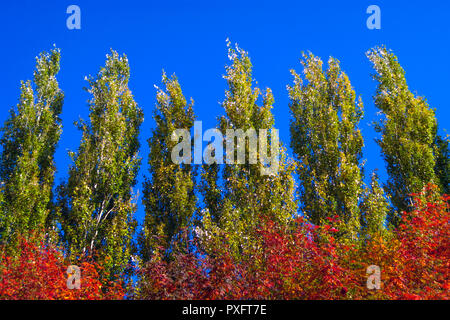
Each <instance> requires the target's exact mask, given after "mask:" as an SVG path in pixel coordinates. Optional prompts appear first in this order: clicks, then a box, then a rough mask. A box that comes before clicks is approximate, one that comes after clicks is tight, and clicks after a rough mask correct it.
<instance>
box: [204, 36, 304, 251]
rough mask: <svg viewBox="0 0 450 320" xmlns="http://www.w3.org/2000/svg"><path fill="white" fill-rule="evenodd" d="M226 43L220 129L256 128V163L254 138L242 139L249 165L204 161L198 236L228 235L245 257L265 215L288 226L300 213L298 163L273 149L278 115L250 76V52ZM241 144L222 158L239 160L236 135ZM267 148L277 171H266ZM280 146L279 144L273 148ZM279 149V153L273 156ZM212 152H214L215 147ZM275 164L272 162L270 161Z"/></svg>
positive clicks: (255, 246) (268, 96) (267, 94)
mask: <svg viewBox="0 0 450 320" xmlns="http://www.w3.org/2000/svg"><path fill="white" fill-rule="evenodd" d="M227 45H228V57H229V59H230V61H231V65H229V66H227V67H226V75H225V76H224V78H225V79H226V81H227V84H228V90H227V91H226V92H225V100H224V101H223V103H222V106H223V108H224V110H225V115H224V116H222V117H220V118H219V128H220V131H221V132H222V133H223V134H226V132H227V129H241V130H243V131H244V132H248V130H249V129H250V130H251V129H254V130H255V132H256V133H258V134H259V141H258V144H259V146H258V150H254V149H253V150H252V151H254V152H256V159H257V160H258V161H257V163H251V162H250V161H249V159H250V139H249V138H246V139H245V141H244V145H242V146H241V147H244V148H245V149H244V150H245V163H242V164H241V163H237V162H236V161H235V162H234V163H228V162H227V163H226V164H224V165H221V164H217V163H214V164H213V165H211V166H210V165H205V166H204V170H203V172H202V194H203V196H204V199H205V204H206V208H205V209H206V210H204V212H203V228H202V229H201V230H200V235H201V237H203V238H207V239H210V240H213V241H212V242H211V243H213V244H212V245H219V244H218V243H215V242H214V237H215V236H216V235H218V234H221V233H224V234H226V235H227V241H228V244H229V246H230V248H231V249H232V254H234V256H235V257H237V258H239V259H240V258H241V257H242V256H245V255H246V254H251V253H252V252H254V250H257V249H258V247H259V243H258V242H257V240H256V239H257V238H256V233H255V232H256V230H257V228H258V227H260V226H261V225H262V223H263V222H264V221H265V219H271V220H272V221H274V222H277V223H280V224H282V225H288V223H289V222H290V221H291V219H292V218H293V217H294V215H296V212H297V203H296V200H295V197H294V193H295V191H294V190H295V182H294V178H293V172H294V170H295V165H294V163H293V162H292V161H288V160H287V159H286V156H285V153H284V151H285V149H284V147H282V146H280V147H278V149H273V148H272V143H273V141H272V136H271V135H273V134H274V131H273V130H274V129H275V127H274V118H273V115H272V112H271V109H272V107H273V103H274V98H273V95H272V92H271V90H270V89H266V90H265V92H261V90H260V89H259V87H258V86H257V83H255V82H254V80H253V77H252V68H253V67H252V64H251V61H250V58H249V56H248V53H247V52H246V51H244V50H242V49H240V48H239V47H238V46H237V45H236V48H235V49H233V48H232V47H231V46H230V42H229V41H227ZM261 130H268V132H269V133H270V135H268V137H267V138H266V137H264V139H265V140H266V141H267V145H265V146H264V145H261V133H262V131H261ZM232 142H233V144H234V143H235V142H236V145H237V146H238V147H237V148H234V149H233V153H234V154H231V151H230V149H229V148H228V146H225V152H224V157H225V158H227V157H229V156H233V158H234V159H236V156H237V149H238V148H239V143H243V142H242V141H241V142H239V141H238V139H233V141H232ZM264 147H266V148H268V150H266V152H267V151H270V152H269V153H270V154H271V156H277V155H276V153H278V154H279V165H278V168H277V169H278V170H273V171H272V172H271V173H270V174H262V170H261V169H262V168H266V166H267V164H265V163H264V158H263V157H262V156H261V152H262V150H263V149H262V148H264ZM275 147H276V146H275ZM274 153H275V154H274ZM211 154H212V155H213V156H216V154H217V153H216V150H214V149H213V150H212V152H211ZM272 165H273V164H272Z"/></svg>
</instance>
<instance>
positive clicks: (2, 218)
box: [0, 48, 64, 244]
mask: <svg viewBox="0 0 450 320" xmlns="http://www.w3.org/2000/svg"><path fill="white" fill-rule="evenodd" d="M59 67H60V52H59V50H58V49H56V48H55V49H53V50H51V51H50V52H48V53H47V52H43V53H41V54H40V55H39V57H37V58H36V70H35V71H34V79H33V81H26V82H23V81H22V83H21V89H20V90H21V93H20V99H19V103H18V104H17V108H12V109H11V110H10V116H9V118H8V119H7V120H6V122H5V124H4V126H3V128H2V129H1V132H2V138H1V140H0V144H1V146H2V153H1V156H0V181H1V196H0V198H2V201H0V202H3V203H2V206H1V212H0V239H1V241H2V242H3V243H11V244H13V243H15V241H16V240H17V236H18V235H20V236H25V237H26V236H27V235H28V234H29V233H30V232H31V231H35V232H41V231H43V230H44V228H45V227H46V226H48V225H51V224H52V221H50V220H51V219H50V218H49V213H50V211H51V208H52V188H53V180H54V174H55V170H56V169H55V163H54V153H55V149H56V146H57V143H58V141H59V138H60V135H61V131H62V124H61V118H60V114H61V111H62V106H63V100H64V94H63V92H62V91H61V89H60V88H59V85H58V81H57V79H56V75H57V73H58V72H59Z"/></svg>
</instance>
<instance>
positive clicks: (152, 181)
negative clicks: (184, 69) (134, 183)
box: [139, 73, 197, 261]
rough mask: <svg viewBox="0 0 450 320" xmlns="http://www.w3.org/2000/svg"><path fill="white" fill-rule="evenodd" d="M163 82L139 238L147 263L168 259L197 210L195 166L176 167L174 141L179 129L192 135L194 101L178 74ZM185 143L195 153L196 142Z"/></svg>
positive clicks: (158, 102) (183, 165)
mask: <svg viewBox="0 0 450 320" xmlns="http://www.w3.org/2000/svg"><path fill="white" fill-rule="evenodd" d="M162 82H163V84H164V88H163V89H160V88H157V89H158V92H157V95H156V100H157V103H156V110H155V112H154V115H153V118H154V120H155V122H156V127H155V128H154V129H153V130H152V136H151V137H150V139H148V145H149V148H150V154H149V159H148V165H149V177H147V178H146V180H145V182H144V191H143V195H144V196H143V203H144V205H145V218H144V225H143V229H142V232H141V233H140V235H139V245H140V253H141V257H142V259H143V261H148V260H150V259H151V258H153V257H154V258H156V257H161V256H164V255H165V254H166V253H167V249H169V248H171V244H172V243H173V240H176V239H177V238H178V237H179V236H180V232H181V231H183V229H185V228H187V227H188V226H190V223H191V222H192V219H193V218H194V213H195V212H196V209H197V197H196V195H195V194H194V187H195V181H194V179H195V165H193V164H190V163H185V162H183V163H181V164H176V163H174V162H173V160H172V151H173V148H174V146H175V145H177V144H178V143H179V141H178V139H173V134H174V133H175V130H177V129H186V131H187V132H190V129H191V128H192V126H193V124H194V119H195V116H194V111H193V100H192V99H191V102H190V103H189V104H188V103H187V101H186V99H185V97H184V95H183V92H182V90H181V86H180V84H179V82H178V79H177V78H176V76H175V75H173V76H172V77H167V76H166V74H165V73H163V76H162ZM183 139H188V138H187V137H184V138H183ZM184 142H185V143H187V144H188V146H189V149H190V150H191V149H192V143H193V140H192V139H191V138H190V136H189V140H187V141H184ZM184 156H188V155H187V154H186V155H184ZM189 156H190V155H189ZM166 257H167V256H166Z"/></svg>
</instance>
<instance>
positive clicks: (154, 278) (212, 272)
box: [140, 186, 450, 299]
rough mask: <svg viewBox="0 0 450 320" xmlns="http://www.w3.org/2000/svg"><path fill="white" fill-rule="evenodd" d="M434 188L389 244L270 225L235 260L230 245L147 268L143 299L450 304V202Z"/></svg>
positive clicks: (327, 230) (300, 224) (332, 231)
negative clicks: (373, 282) (376, 279)
mask: <svg viewBox="0 0 450 320" xmlns="http://www.w3.org/2000/svg"><path fill="white" fill-rule="evenodd" d="M433 188H434V187H433V186H429V187H428V188H427V189H426V190H425V192H424V193H423V194H420V195H416V202H415V209H414V210H413V211H411V212H409V213H404V214H403V220H402V223H401V225H400V227H399V229H398V230H396V231H394V233H393V236H392V238H390V239H382V238H379V239H372V240H371V241H370V242H367V243H363V244H354V245H346V244H343V243H341V242H340V241H337V240H336V239H335V235H336V233H337V231H338V230H337V229H336V228H335V227H334V226H333V225H339V223H338V222H334V221H332V220H331V221H330V225H326V226H321V227H312V226H311V225H309V224H308V223H306V222H305V221H304V220H303V219H298V220H297V228H296V229H295V231H294V232H292V231H291V230H287V229H282V228H281V227H280V226H278V225H276V224H275V223H274V222H272V221H267V222H265V223H264V224H263V226H262V227H261V230H260V231H259V236H260V237H261V242H262V243H263V246H262V247H261V248H260V249H259V250H255V252H254V253H252V255H251V256H249V257H243V258H242V259H240V260H239V261H234V260H233V259H232V258H231V256H230V255H229V254H228V252H229V251H228V250H227V247H226V245H225V244H224V245H223V246H221V247H220V248H218V249H217V250H216V252H214V253H213V254H211V255H206V254H204V253H200V254H197V255H194V254H192V253H189V254H185V253H183V254H181V253H177V254H174V256H173V259H172V260H170V261H169V262H166V261H161V260H158V261H153V262H151V263H149V264H147V266H146V268H144V269H143V270H142V271H141V274H142V281H141V291H140V298H144V299H448V298H449V284H450V283H449V278H450V277H449V270H450V269H449V267H450V265H449V261H450V259H449V257H450V254H449V251H450V243H449V241H450V234H449V230H450V229H449V199H450V198H449V197H448V196H443V197H440V198H437V197H436V193H435V192H433ZM369 265H377V266H379V267H380V268H381V289H380V290H369V289H368V288H367V287H366V281H367V274H366V269H367V267H368V266H369Z"/></svg>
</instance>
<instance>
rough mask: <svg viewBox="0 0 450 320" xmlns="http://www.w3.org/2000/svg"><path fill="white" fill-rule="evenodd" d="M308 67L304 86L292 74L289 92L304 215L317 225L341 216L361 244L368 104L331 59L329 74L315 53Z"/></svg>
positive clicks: (349, 234)
mask: <svg viewBox="0 0 450 320" xmlns="http://www.w3.org/2000/svg"><path fill="white" fill-rule="evenodd" d="M302 65H303V68H304V70H303V73H304V80H303V79H302V77H301V76H300V75H299V74H297V73H296V72H295V71H294V70H292V71H291V72H292V74H293V76H294V84H293V86H290V87H288V89H289V96H290V99H291V103H290V109H291V114H292V120H291V147H292V149H293V152H294V154H295V155H296V157H297V159H298V161H299V167H298V171H297V172H298V177H299V180H300V200H301V203H302V210H303V212H304V213H305V214H306V216H307V217H308V218H309V219H310V221H311V222H312V223H314V224H322V223H323V221H324V219H325V218H331V217H333V216H335V215H338V216H340V217H341V220H342V221H344V222H345V227H344V228H342V231H343V232H344V233H345V234H346V235H345V237H346V238H351V239H356V237H357V235H358V232H359V229H360V211H359V207H358V203H359V199H360V196H361V192H362V188H361V187H362V176H363V169H362V165H361V163H360V160H361V157H362V151H361V149H362V147H363V144H364V142H363V138H362V135H361V132H360V130H359V129H358V123H359V121H360V120H361V119H362V117H363V104H362V102H361V99H359V100H358V101H356V96H355V91H354V90H353V88H352V86H351V84H350V80H349V78H348V76H347V75H346V74H345V73H344V72H343V71H342V70H341V68H340V65H339V61H338V60H336V59H334V58H330V59H329V61H328V69H327V70H326V71H324V70H323V69H322V61H321V60H320V59H319V58H318V57H316V56H314V55H313V54H311V53H310V54H308V55H306V54H303V60H302Z"/></svg>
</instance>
